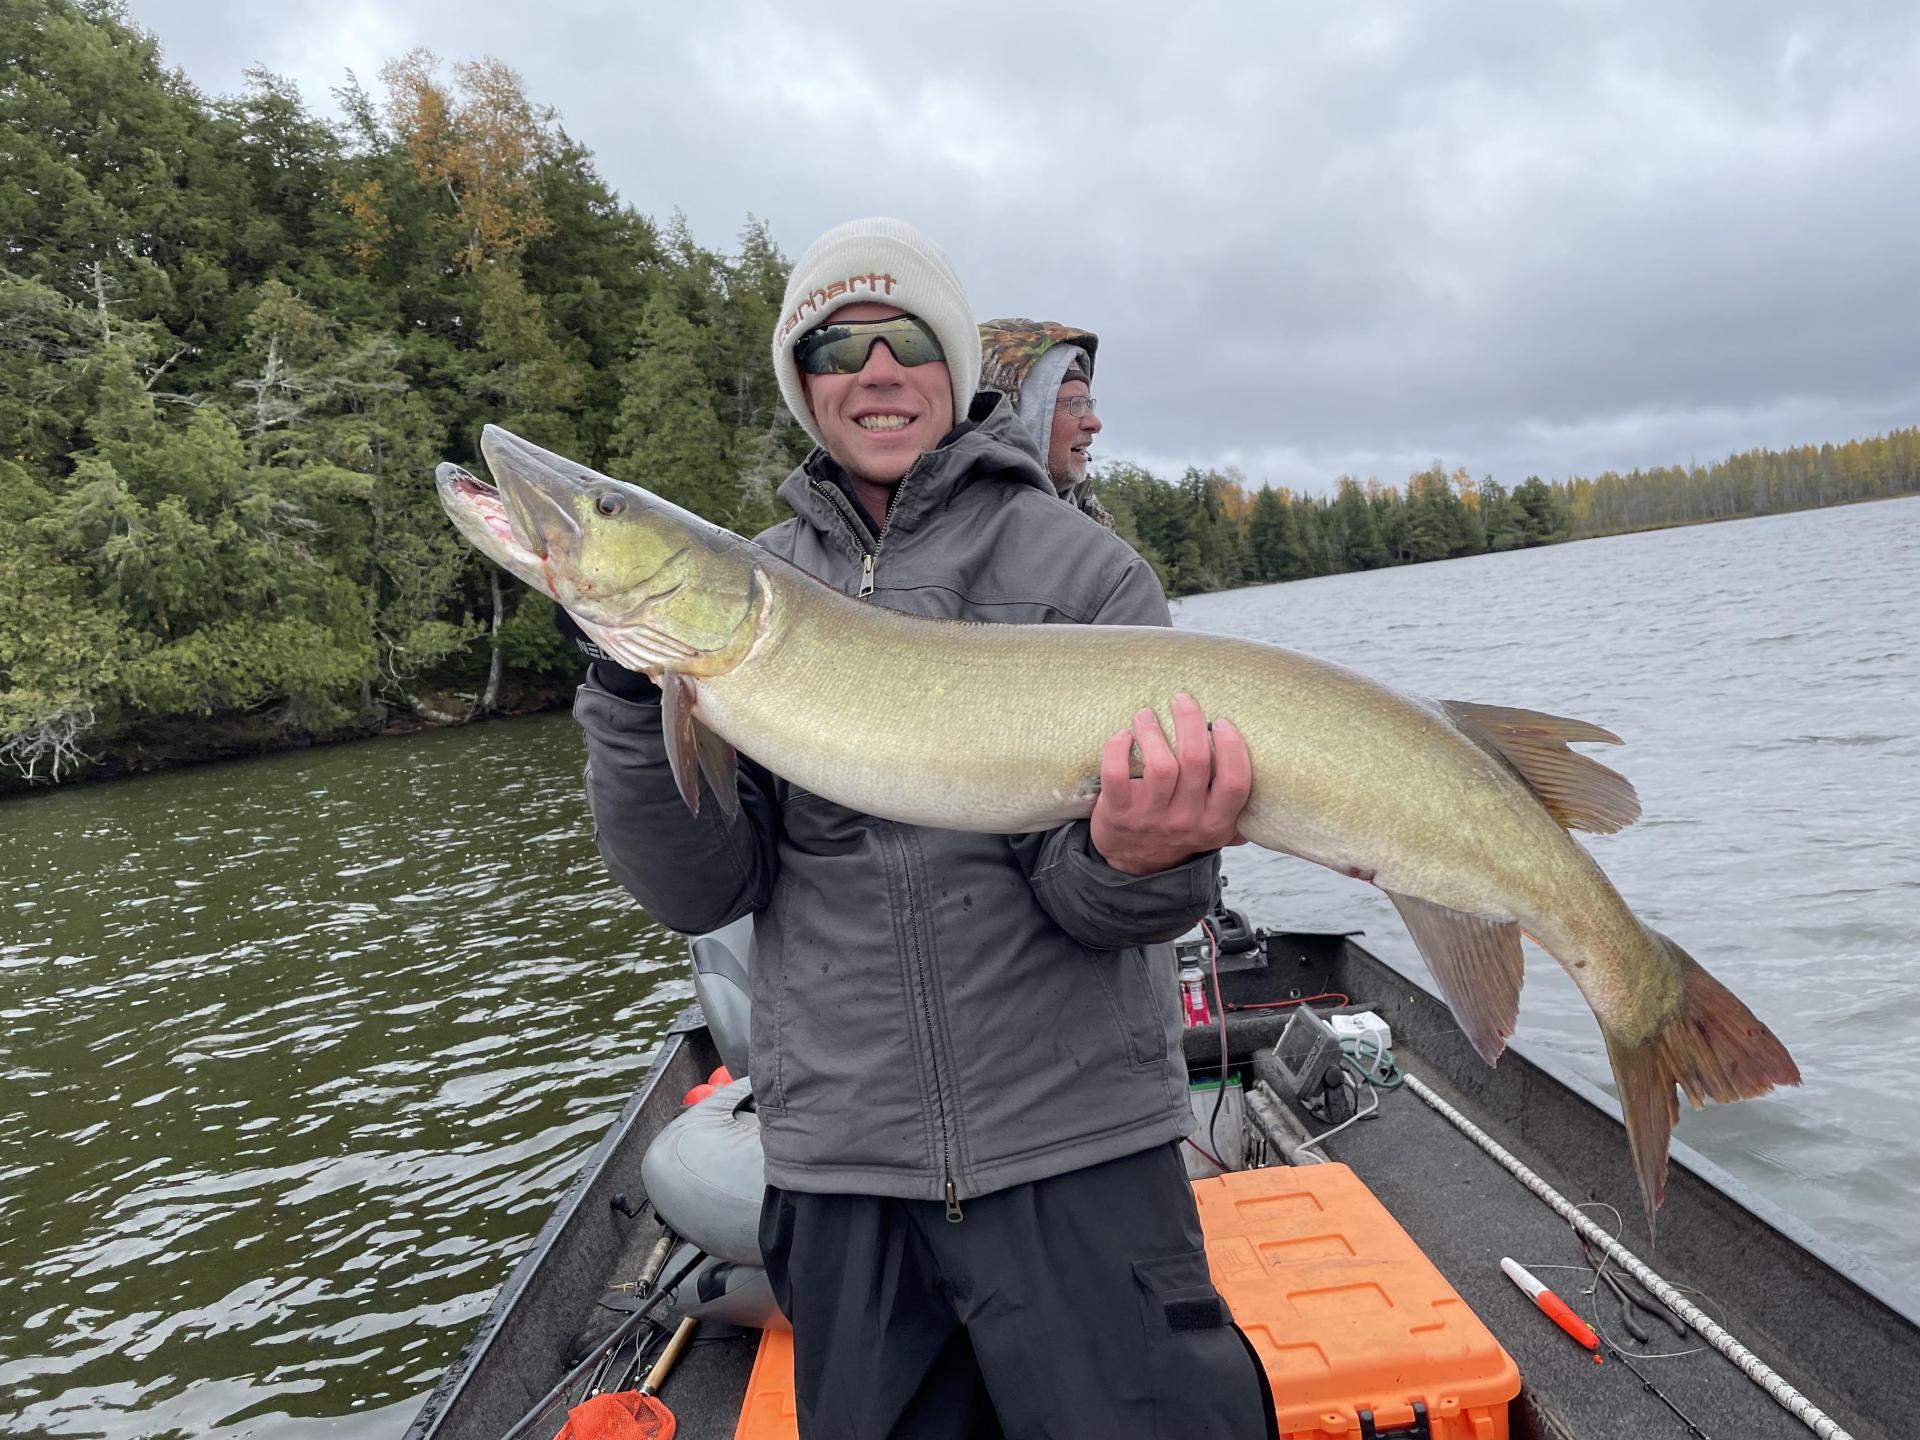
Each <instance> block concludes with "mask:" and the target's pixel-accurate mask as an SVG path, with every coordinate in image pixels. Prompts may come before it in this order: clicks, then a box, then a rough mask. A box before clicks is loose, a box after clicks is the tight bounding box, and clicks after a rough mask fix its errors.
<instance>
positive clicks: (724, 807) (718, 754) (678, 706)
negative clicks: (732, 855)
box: [660, 670, 740, 820]
mask: <svg viewBox="0 0 1920 1440" xmlns="http://www.w3.org/2000/svg"><path fill="white" fill-rule="evenodd" d="M698 700H699V692H698V691H696V690H695V689H694V685H693V681H691V680H689V679H687V677H686V676H684V675H676V674H675V673H674V672H673V671H671V670H668V671H666V672H665V673H664V674H662V675H661V677H660V719H661V721H662V722H663V725H664V728H665V730H666V737H667V767H668V768H669V769H670V770H672V771H673V783H674V784H675V785H676V786H678V787H679V790H680V798H681V799H682V800H684V801H686V802H687V809H689V810H691V811H692V812H693V813H694V814H695V815H698V814H699V813H700V777H701V776H702V775H704V776H706V777H707V788H708V789H709V790H711V791H713V798H714V799H716V800H718V801H719V802H720V811H721V813H722V814H724V815H725V816H726V817H727V818H728V819H729V820H731V819H732V818H733V817H734V816H736V815H738V814H739V813H740V784H739V778H738V777H739V765H738V761H737V757H736V756H735V754H734V750H733V746H731V745H729V744H728V743H727V742H726V741H724V740H722V739H721V738H720V737H719V736H718V735H716V734H714V733H713V731H711V730H709V729H708V728H707V727H706V726H705V725H704V724H702V723H701V720H700V717H699V715H698V714H696V713H695V707H696V705H697V702H698Z"/></svg>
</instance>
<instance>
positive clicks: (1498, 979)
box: [1387, 890, 1526, 1065]
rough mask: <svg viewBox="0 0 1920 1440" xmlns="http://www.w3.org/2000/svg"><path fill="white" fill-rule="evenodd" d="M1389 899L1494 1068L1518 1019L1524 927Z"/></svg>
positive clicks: (1428, 902)
mask: <svg viewBox="0 0 1920 1440" xmlns="http://www.w3.org/2000/svg"><path fill="white" fill-rule="evenodd" d="M1387 898H1388V899H1389V900H1391V901H1393V906H1394V908H1395V909H1396V910H1398V911H1399V912H1400V918H1401V919H1402V920H1404V921H1406V922H1407V929H1408V930H1409V931H1411V932H1412V934H1413V943H1414V944H1415V945H1418V946H1419V947H1420V958H1421V959H1422V960H1424V961H1426V962H1427V969H1429V970H1431V971H1432V972H1433V978H1434V979H1435V980H1437V981H1439V982H1440V993H1441V994H1442V995H1444V996H1446V997H1447V1004H1448V1005H1450V1006H1451V1007H1452V1008H1453V1015H1454V1018H1455V1019H1456V1020H1458V1021H1459V1022H1460V1028H1461V1029H1462V1030H1464V1031H1465V1032H1466V1035H1467V1039H1469V1040H1471V1041H1472V1042H1473V1048H1474V1049H1476V1050H1478V1051H1479V1052H1480V1058H1481V1059H1482V1060H1485V1061H1486V1062H1487V1063H1488V1064H1489V1065H1492V1064H1494V1063H1495V1062H1496V1061H1498V1060H1499V1058H1500V1055H1501V1052H1502V1051H1504V1050H1505V1049H1506V1048H1507V1037H1508V1036H1509V1035H1511V1034H1513V1027H1514V1024H1515V1022H1516V1021H1517V1020H1518V1019H1519V1017H1520V984H1521V981H1522V980H1523V979H1524V978H1525V974H1524V971H1525V965H1526V961H1525V958H1524V957H1523V956H1522V955H1521V953H1520V927H1519V926H1518V925H1516V924H1514V922H1513V921H1511V920H1489V919H1488V918H1487V917H1486V916H1484V915H1469V914H1467V913H1466V912H1464V911H1461V910H1449V909H1447V907H1446V906H1444V905H1435V904H1434V903H1433V902H1432V901H1431V900H1420V899H1416V898H1415V897H1414V896H1412V895H1396V894H1394V893H1393V891H1391V890H1389V891H1387Z"/></svg>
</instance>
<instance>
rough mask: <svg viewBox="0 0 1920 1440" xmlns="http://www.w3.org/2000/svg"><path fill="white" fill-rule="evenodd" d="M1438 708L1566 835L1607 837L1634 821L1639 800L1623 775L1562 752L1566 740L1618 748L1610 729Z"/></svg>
mask: <svg viewBox="0 0 1920 1440" xmlns="http://www.w3.org/2000/svg"><path fill="white" fill-rule="evenodd" d="M1440 708H1441V710H1443V711H1444V712H1445V713H1446V716H1447V718H1448V719H1449V720H1451V721H1453V723H1454V724H1455V725H1457V726H1458V727H1459V728H1460V730H1461V733H1463V734H1464V735H1466V737H1467V738H1468V739H1469V740H1472V741H1473V742H1474V743H1475V744H1476V745H1478V746H1479V747H1480V748H1481V749H1482V750H1485V751H1487V752H1488V753H1489V754H1491V755H1493V756H1495V757H1496V758H1498V759H1501V760H1504V761H1506V763H1507V764H1508V765H1510V766H1512V767H1513V770H1514V772H1515V773H1516V774H1518V775H1519V777H1520V778H1521V780H1523V781H1525V782H1526V786H1527V788H1528V789H1529V790H1531V791H1533V793H1534V794H1535V795H1536V796H1538V797H1539V800H1540V803H1541V804H1542V805H1544V806H1546V808H1547V813H1548V814H1550V815H1552V816H1553V818H1554V819H1556V820H1558V821H1559V822H1560V823H1561V824H1562V825H1564V826H1566V827H1567V828H1568V829H1569V830H1586V831H1589V832H1591V833H1592V834H1595V835H1611V834H1613V832H1614V831H1616V830H1624V829H1625V828H1626V827H1627V826H1629V825H1631V824H1632V823H1633V822H1634V821H1636V820H1638V819H1639V818H1640V797H1639V796H1638V795H1636V794H1634V791H1633V785H1632V783H1631V782H1630V781H1629V780H1628V779H1627V777H1626V776H1624V775H1622V774H1621V773H1620V772H1619V771H1617V770H1609V769H1608V768H1607V767H1606V766H1605V765H1602V764H1601V763H1600V762H1599V761H1598V760H1593V759H1590V758H1588V757H1587V756H1585V755H1582V754H1580V753H1579V752H1578V751H1575V750H1570V749H1568V748H1567V745H1568V742H1569V741H1580V742H1589V743H1595V744H1604V745H1618V744H1619V743H1620V737H1619V736H1618V735H1615V734H1614V733H1613V732H1612V731H1611V730H1602V729H1601V728H1600V727H1599V726H1598V725H1589V724H1587V722H1586V721H1584V720H1568V719H1566V718H1565V717H1563V716H1560V715H1544V714H1542V713H1541V712H1540V711H1538V710H1517V709H1514V708H1512V707H1511V706H1506V705H1476V704H1474V703H1473V702H1472V701H1469V700H1442V701H1441V702H1440Z"/></svg>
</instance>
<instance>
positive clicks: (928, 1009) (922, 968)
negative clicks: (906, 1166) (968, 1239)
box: [900, 841, 965, 1225]
mask: <svg viewBox="0 0 1920 1440" xmlns="http://www.w3.org/2000/svg"><path fill="white" fill-rule="evenodd" d="M900 861H901V867H900V882H901V884H902V885H903V886H904V887H905V888H906V892H907V934H908V935H909V936H911V937H912V942H913V968H914V971H915V973H916V974H917V975H918V976H919V978H920V1018H921V1019H922V1020H924V1021H925V1022H926V1027H927V1057H928V1063H929V1064H930V1065H931V1066H932V1068H933V1103H934V1108H935V1110H936V1111H937V1112H938V1114H939V1116H940V1168H941V1172H942V1174H943V1175H944V1177H945V1180H946V1197H947V1221H948V1223H949V1224H955V1225H957V1224H959V1222H960V1221H961V1220H962V1219H964V1218H965V1217H964V1216H963V1215H962V1214H961V1213H960V1187H959V1186H958V1184H956V1183H955V1181H954V1178H953V1132H952V1131H951V1129H949V1127H948V1125H947V1087H946V1085H945V1084H944V1083H943V1082H942V1080H941V1078H940V1039H939V1035H938V1033H937V1032H936V1031H935V1029H934V1026H933V990H932V987H931V986H930V985H929V983H928V981H927V957H926V952H925V951H924V950H922V949H921V948H920V916H919V911H918V907H917V906H916V905H915V904H914V897H913V878H912V875H911V873H910V872H909V870H908V868H907V865H908V861H909V856H908V855H907V847H906V843H905V842H904V841H902V842H901V845H900Z"/></svg>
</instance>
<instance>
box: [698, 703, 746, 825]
mask: <svg viewBox="0 0 1920 1440" xmlns="http://www.w3.org/2000/svg"><path fill="white" fill-rule="evenodd" d="M693 745H694V749H695V750H697V751H699V753H700V773H701V774H702V775H704V776H706V777H707V788H708V789H709V790H711V791H713V798H714V799H716V800H718V801H719V802H720V813H721V814H723V815H725V816H726V817H727V818H728V819H729V820H731V819H733V818H734V816H736V815H738V814H739V813H740V783H739V760H738V757H737V756H736V755H735V753H734V749H733V746H731V745H729V744H728V743H727V742H726V741H724V740H722V739H721V738H720V737H719V736H718V735H716V734H714V733H713V731H711V730H709V729H708V728H707V727H706V726H705V725H704V724H702V723H701V721H700V719H699V717H698V716H696V717H695V718H694V722H693Z"/></svg>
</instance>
